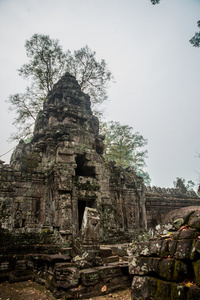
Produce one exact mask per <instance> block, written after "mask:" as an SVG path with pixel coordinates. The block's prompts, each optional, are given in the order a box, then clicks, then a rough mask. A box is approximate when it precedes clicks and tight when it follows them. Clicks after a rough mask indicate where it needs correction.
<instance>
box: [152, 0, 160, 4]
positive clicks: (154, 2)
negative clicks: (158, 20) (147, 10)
mask: <svg viewBox="0 0 200 300" xmlns="http://www.w3.org/2000/svg"><path fill="white" fill-rule="evenodd" d="M151 3H152V4H153V5H155V4H158V3H160V0H151Z"/></svg>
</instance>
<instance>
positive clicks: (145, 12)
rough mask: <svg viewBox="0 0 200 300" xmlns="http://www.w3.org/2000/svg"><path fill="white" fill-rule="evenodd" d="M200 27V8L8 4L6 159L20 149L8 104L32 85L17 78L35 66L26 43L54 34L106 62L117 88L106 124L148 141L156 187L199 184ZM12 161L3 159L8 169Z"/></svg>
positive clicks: (3, 36) (185, 0)
mask: <svg viewBox="0 0 200 300" xmlns="http://www.w3.org/2000/svg"><path fill="white" fill-rule="evenodd" d="M199 19H200V0H161V3H160V4H159V5H155V6H154V5H152V4H151V3H150V1H149V0H17V1H16V0H0V28H1V29H0V41H1V51H0V65H1V72H0V83H1V89H0V99H1V109H0V137H1V140H0V141H1V143H0V155H2V154H4V153H5V152H7V151H8V150H10V149H11V148H12V147H14V146H15V143H14V144H13V143H12V144H9V143H8V142H7V140H8V138H9V136H10V134H11V132H13V131H14V130H15V129H14V127H13V126H12V122H13V119H14V113H8V103H5V100H6V99H7V98H8V96H9V95H10V94H14V93H18V92H24V88H25V86H26V84H27V82H26V81H25V80H23V79H22V78H20V77H19V76H18V72H17V69H18V68H20V67H21V65H22V64H23V63H26V62H27V58H26V52H25V48H24V43H25V40H26V39H29V38H30V37H31V36H32V35H33V34H34V33H41V34H48V35H50V37H51V38H54V39H59V40H60V44H61V45H62V46H63V50H67V49H70V50H71V51H73V50H77V49H80V48H81V47H83V46H85V45H86V44H87V45H88V46H89V47H90V48H91V49H92V50H93V51H96V53H97V59H99V60H100V59H105V60H106V62H107V63H108V66H109V69H110V70H111V71H112V73H113V75H114V77H115V81H116V83H113V84H112V85H111V86H110V88H109V100H110V101H109V103H108V105H107V115H106V118H107V120H114V121H119V122H120V123H122V124H128V125H130V126H132V127H133V128H134V130H135V131H138V132H139V133H140V134H142V135H143V136H144V138H147V139H148V146H147V150H148V156H149V157H148V159H147V171H148V172H149V173H150V176H151V179H152V185H156V186H161V187H171V186H172V185H173V181H174V180H175V179H176V177H182V178H185V179H186V180H190V179H192V180H193V181H194V182H195V183H196V184H197V182H198V179H199V176H200V175H199V174H198V172H199V173H200V158H198V157H197V156H198V152H199V153H200V135H199V128H200V126H199V125H200V82H199V80H200V49H198V48H194V47H192V45H191V44H190V43H189V39H190V38H191V37H192V36H193V35H194V33H195V31H198V28H197V21H198V20H199ZM10 153H11V152H10ZM10 153H9V154H8V155H5V156H1V157H0V159H2V160H5V161H6V162H7V163H8V162H9V158H10Z"/></svg>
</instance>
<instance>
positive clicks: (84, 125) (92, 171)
mask: <svg viewBox="0 0 200 300" xmlns="http://www.w3.org/2000/svg"><path fill="white" fill-rule="evenodd" d="M103 148H104V144H103V137H102V136H101V135H99V122H98V119H97V118H96V117H95V116H94V115H93V114H92V111H91V107H90V98H89V96H88V95H86V94H84V93H83V92H82V91H81V88H80V86H79V85H78V83H77V81H76V79H75V78H74V77H73V76H71V75H70V74H68V73H67V74H66V75H65V76H63V77H62V78H61V79H60V80H59V81H58V83H57V84H55V86H54V88H53V90H52V91H51V92H50V93H49V95H48V98H47V100H46V102H45V103H44V107H43V110H42V111H40V113H39V114H38V117H37V120H36V123H35V129H34V134H33V138H32V140H31V141H30V142H29V143H25V142H23V141H21V142H20V143H19V144H18V146H17V147H16V149H15V151H14V153H13V154H12V157H11V162H10V164H9V165H7V164H3V163H2V162H1V163H0V217H1V224H0V225H1V226H0V228H1V229H0V231H1V241H0V247H4V249H7V248H5V247H11V248H12V251H13V252H14V251H16V249H17V247H20V245H22V244H26V245H27V247H28V245H37V246H35V248H34V249H35V250H34V251H35V252H40V251H46V252H48V251H50V250H49V249H47V248H48V247H47V248H38V247H39V245H40V246H41V245H44V244H45V245H47V244H49V245H51V251H55V252H56V251H57V250H58V249H57V247H58V245H59V246H62V247H63V246H65V247H73V251H74V255H75V254H77V253H79V254H80V253H84V251H89V252H91V251H90V250H91V249H95V250H94V252H95V253H96V255H98V253H99V249H100V248H99V242H103V243H104V244H105V243H114V242H115V243H116V242H126V241H129V240H130V238H131V237H132V235H133V234H134V232H135V231H136V230H139V229H141V230H145V229H149V228H153V227H154V226H155V225H156V224H158V223H159V222H161V220H162V217H163V216H164V215H165V214H166V212H169V210H173V209H175V208H180V207H184V206H190V205H199V204H200V200H199V198H198V197H197V195H196V194H195V193H192V192H190V193H189V192H186V191H183V190H181V189H171V190H170V189H158V188H153V189H151V188H146V187H145V186H144V184H143V180H142V178H140V177H138V176H137V175H136V174H135V173H134V171H133V170H132V169H130V168H129V169H127V170H123V169H122V168H120V167H117V166H116V165H115V163H114V162H110V163H107V164H106V163H105V161H104V159H103ZM85 208H90V209H85ZM86 210H87V215H88V218H89V219H88V220H86V221H85V223H84V224H90V225H88V226H97V227H96V228H98V234H97V236H96V237H95V239H93V238H91V236H85V235H84V237H83V234H82V233H83V231H84V234H86V233H87V232H88V234H91V232H95V231H94V230H93V229H94V228H93V229H92V227H91V230H88V229H87V228H86V229H85V230H82V229H81V226H82V225H84V224H82V223H83V216H84V211H86ZM91 224H92V225H91ZM84 226H86V225H84ZM81 230H82V231H81ZM81 232H82V233H81ZM96 232H97V231H96ZM94 236H95V235H94ZM86 241H87V242H86ZM92 241H93V242H92ZM52 245H53V246H52ZM41 247H42V246H41ZM42 249H43V250H42ZM5 251H6V250H5ZM10 251H11V250H10ZM12 251H11V252H12ZM26 251H27V252H30V251H32V252H33V249H32V248H31V250H26ZM2 268H3V267H2ZM9 268H10V267H8V268H7V269H6V267H5V268H3V269H1V265H0V272H1V271H2V274H3V273H5V272H6V271H9V270H10V269H9ZM6 276H7V275H6ZM6 276H3V277H2V278H4V277H5V278H7V277H6Z"/></svg>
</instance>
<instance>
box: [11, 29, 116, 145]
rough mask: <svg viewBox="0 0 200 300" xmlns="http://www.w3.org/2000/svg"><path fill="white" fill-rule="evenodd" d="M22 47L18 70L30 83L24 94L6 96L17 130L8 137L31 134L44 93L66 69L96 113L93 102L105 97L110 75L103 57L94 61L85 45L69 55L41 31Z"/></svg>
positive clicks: (93, 55)
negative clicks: (24, 57)
mask: <svg viewBox="0 0 200 300" xmlns="http://www.w3.org/2000/svg"><path fill="white" fill-rule="evenodd" d="M25 48H26V54H27V57H28V58H29V62H28V63H26V64H24V65H23V66H22V67H21V68H20V69H19V70H18V71H19V75H20V76H22V77H24V78H25V79H28V80H29V82H30V85H29V86H28V87H27V88H26V91H25V93H23V94H15V95H11V96H10V97H9V99H8V102H9V103H10V110H15V111H16V114H17V117H16V119H15V120H14V123H13V124H15V125H16V127H17V129H18V130H17V133H15V134H13V135H12V136H11V140H19V139H21V138H26V137H29V136H30V135H31V134H32V132H33V126H34V122H35V119H36V116H37V114H38V112H39V110H40V109H41V108H42V105H43V102H44V101H45V99H46V97H47V94H48V92H50V91H51V90H52V88H53V85H54V84H55V83H56V82H57V81H58V80H59V79H60V78H61V76H62V75H64V73H66V72H70V73H71V75H74V76H75V77H76V79H77V80H78V82H79V84H80V86H81V89H82V91H83V92H85V93H88V94H89V95H90V98H91V103H92V107H93V108H94V109H96V113H97V112H98V109H99V108H97V104H98V105H99V104H101V103H102V102H103V101H105V100H106V99H107V87H108V82H109V81H111V80H112V78H113V77H112V74H111V72H110V71H109V70H108V68H107V65H106V62H105V60H101V61H100V62H97V60H96V57H95V55H96V53H95V52H92V51H91V50H90V49H89V47H88V46H85V47H84V48H81V49H80V50H77V51H74V53H73V54H71V52H70V51H69V50H68V51H67V52H63V50H62V48H61V46H60V45H59V41H58V40H54V39H51V38H50V37H49V36H48V35H42V34H34V35H33V36H32V37H31V38H30V39H29V40H27V41H26V42H25ZM99 111H100V109H99Z"/></svg>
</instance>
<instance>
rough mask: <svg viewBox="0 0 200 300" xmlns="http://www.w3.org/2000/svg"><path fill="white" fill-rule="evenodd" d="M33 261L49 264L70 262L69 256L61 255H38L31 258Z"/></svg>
mask: <svg viewBox="0 0 200 300" xmlns="http://www.w3.org/2000/svg"><path fill="white" fill-rule="evenodd" d="M32 257H33V259H34V260H42V261H46V262H50V263H54V264H55V263H59V262H60V263H61V262H71V256H69V255H63V254H44V255H42V254H39V255H33V256H32Z"/></svg>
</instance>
